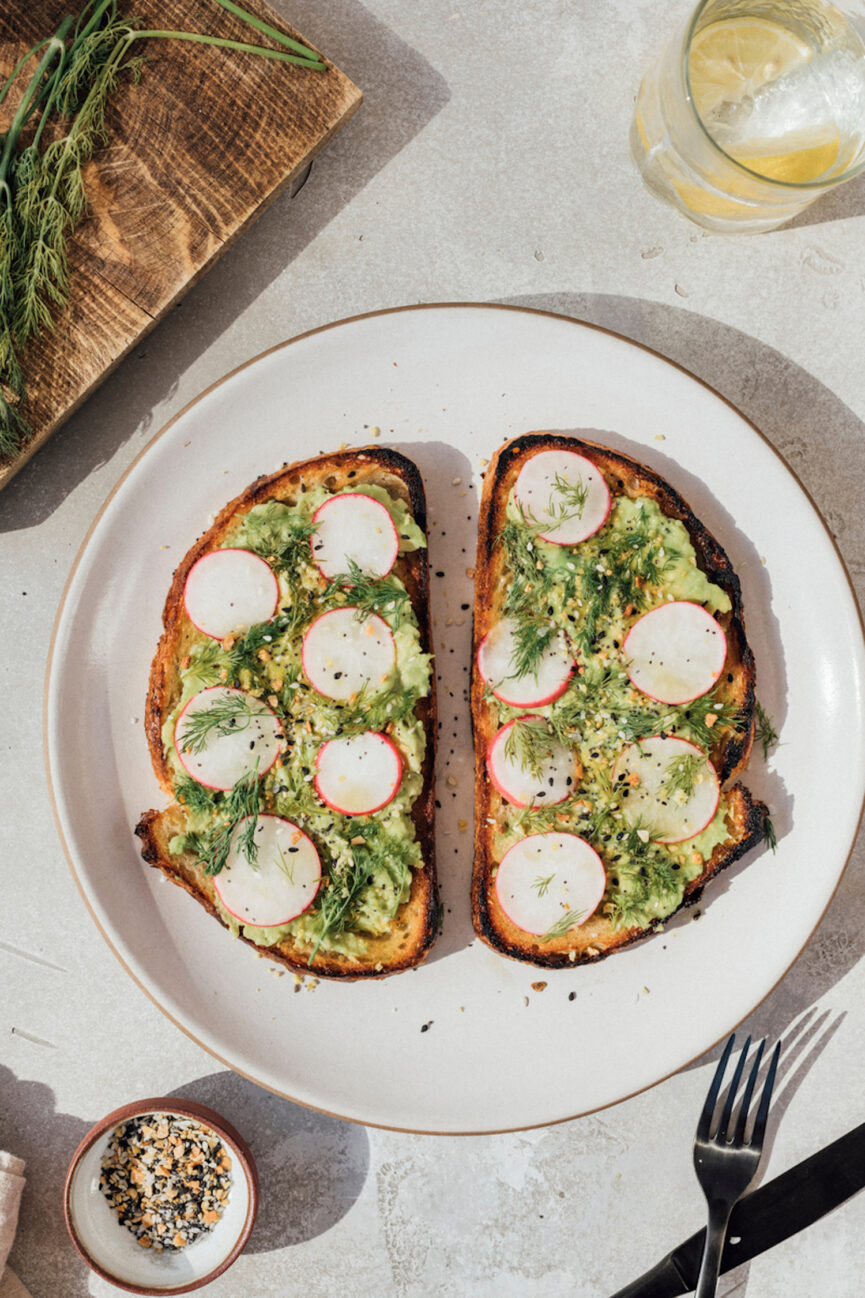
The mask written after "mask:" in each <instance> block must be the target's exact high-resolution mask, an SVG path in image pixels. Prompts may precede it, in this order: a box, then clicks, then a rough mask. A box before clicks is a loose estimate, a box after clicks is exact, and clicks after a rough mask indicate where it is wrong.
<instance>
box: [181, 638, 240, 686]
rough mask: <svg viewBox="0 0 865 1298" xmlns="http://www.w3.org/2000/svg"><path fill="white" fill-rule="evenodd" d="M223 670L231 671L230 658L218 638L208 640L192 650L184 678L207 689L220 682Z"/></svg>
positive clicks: (186, 681)
mask: <svg viewBox="0 0 865 1298" xmlns="http://www.w3.org/2000/svg"><path fill="white" fill-rule="evenodd" d="M223 670H225V671H230V660H229V658H228V656H227V655H226V653H225V652H224V650H223V648H222V645H221V644H220V642H219V641H218V640H208V641H207V642H206V643H204V644H202V645H200V646H199V647H198V648H195V649H193V650H192V652H191V654H190V656H189V666H188V667H187V668H186V669H185V671H184V673H183V679H184V682H185V683H186V684H191V685H193V686H195V687H196V689H197V690H199V691H201V690H206V689H209V688H210V687H211V686H213V685H216V684H218V683H219V680H220V675H219V674H220V672H221V671H223Z"/></svg>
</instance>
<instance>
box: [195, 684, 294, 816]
mask: <svg viewBox="0 0 865 1298" xmlns="http://www.w3.org/2000/svg"><path fill="white" fill-rule="evenodd" d="M212 690H228V691H229V692H230V693H231V694H244V695H247V697H249V698H255V695H254V694H247V691H246V690H236V689H234V688H233V687H232V686H229V685H208V687H207V689H206V690H200V691H199V692H198V694H193V696H192V698H191V699H188V700H187V702H186V703H185V704H184V706H183V709H182V711H181V712H180V714H179V716H178V718H177V720H176V721H175V723H174V734H173V736H172V743H173V744H174V751H175V752H176V753H177V759H178V761H179V762H180V765H181V766H182V767H183V769H184V771H186V774H187V775H188V776H189V778H190V779H192V780H195V783H196V784H200V785H201V786H202V787H203V788H205V789H216V790H217V792H219V793H227V792H228V789H230V788H231V787H232V786H231V785H228V787H227V788H223V786H222V785H221V784H208V782H207V781H206V780H201V779H199V778H198V776H197V775H193V773H192V771H191V770H190V769H189V767H188V766H187V765H186V762H185V761H184V760H183V753H182V752H181V750H180V745H179V744H178V742H177V727H178V726H179V725H180V723H181V721H182V720H183V718H184V717H185V716H186V711H187V708H188V707H189V706H190V704H192V703H194V702H195V700H196V699H200V698H201V696H202V694H210V693H211V691H212ZM255 701H256V703H263V704H264V707H265V709H266V710H267V711H268V712H269V713H270V714H271V716H273V717H275V718H276V724H277V727H278V729H279V737H280V739H284V738H285V735H284V734H283V730H282V722H281V721H280V719H279V717H277V716H276V713H275V712H274V710H273V708H272V707H270V705H269V704H267V703H265V702H264V700H263V699H255ZM281 755H282V749H278V750H277V752H276V754H275V755H274V758H273V761H272V762H270V763H269V764H268V765H267V766H265V767H264V769H263V770H261V771H259V773H258V778H259V779H261V778H262V777H263V776H265V775H267V772H268V771H270V770H272V769H273V767H274V766H275V765H276V763H277V762H278V761H279V759H280V757H281ZM279 819H282V817H279Z"/></svg>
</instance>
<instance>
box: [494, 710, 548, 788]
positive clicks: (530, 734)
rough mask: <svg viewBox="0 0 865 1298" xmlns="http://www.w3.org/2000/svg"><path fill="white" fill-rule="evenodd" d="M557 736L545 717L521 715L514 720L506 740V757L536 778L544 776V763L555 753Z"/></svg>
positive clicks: (539, 778) (540, 778)
mask: <svg viewBox="0 0 865 1298" xmlns="http://www.w3.org/2000/svg"><path fill="white" fill-rule="evenodd" d="M554 739H555V736H554V735H553V734H552V732H551V730H550V727H549V725H548V723H547V722H546V721H545V720H544V718H543V717H520V718H518V719H517V720H516V721H514V722H513V724H512V725H511V727H510V729H509V730H508V733H507V736H506V737H505V742H504V757H505V760H506V761H508V762H515V763H516V764H517V765H518V766H521V767H522V768H523V770H524V771H528V772H529V773H530V774H531V775H532V776H533V778H534V779H536V780H542V779H543V777H544V763H545V762H548V761H549V760H550V758H551V757H552V755H553V743H554Z"/></svg>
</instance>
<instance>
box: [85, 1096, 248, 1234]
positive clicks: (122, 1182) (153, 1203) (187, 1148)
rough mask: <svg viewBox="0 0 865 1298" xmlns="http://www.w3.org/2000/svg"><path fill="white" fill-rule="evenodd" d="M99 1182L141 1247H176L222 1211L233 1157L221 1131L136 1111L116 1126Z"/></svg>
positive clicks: (204, 1228) (214, 1221) (213, 1221)
mask: <svg viewBox="0 0 865 1298" xmlns="http://www.w3.org/2000/svg"><path fill="white" fill-rule="evenodd" d="M99 1188H100V1190H101V1191H102V1193H103V1195H104V1196H105V1198H106V1199H107V1200H108V1203H109V1205H110V1206H111V1208H113V1210H114V1212H115V1213H116V1214H117V1217H118V1220H119V1221H120V1223H121V1225H123V1226H126V1228H127V1230H129V1231H131V1232H132V1234H133V1235H134V1236H135V1239H136V1240H137V1242H138V1244H139V1245H140V1246H141V1248H152V1249H153V1250H154V1251H155V1252H157V1253H161V1252H168V1253H172V1252H179V1251H180V1250H181V1249H184V1248H186V1247H187V1246H188V1245H189V1244H194V1243H195V1241H196V1240H198V1239H200V1238H201V1237H202V1236H203V1235H206V1234H208V1233H209V1232H210V1231H211V1230H213V1228H214V1226H215V1225H216V1224H217V1222H218V1221H219V1220H220V1218H221V1217H222V1214H223V1212H224V1211H225V1209H226V1207H227V1205H228V1197H229V1193H230V1190H231V1158H230V1157H229V1155H228V1152H227V1150H226V1148H225V1146H224V1145H223V1143H222V1141H221V1140H220V1138H219V1136H218V1135H217V1134H216V1133H215V1132H214V1131H211V1130H210V1129H209V1128H207V1127H203V1126H201V1125H200V1124H199V1123H197V1122H195V1121H194V1120H193V1119H191V1118H184V1117H180V1116H178V1115H176V1114H170V1113H144V1114H137V1115H135V1116H134V1117H131V1118H128V1119H127V1120H126V1121H125V1122H121V1123H120V1124H119V1126H117V1127H115V1128H114V1131H113V1132H112V1134H111V1138H110V1140H109V1142H108V1145H107V1147H106V1149H105V1152H104V1154H103V1155H102V1168H101V1173H100V1177H99Z"/></svg>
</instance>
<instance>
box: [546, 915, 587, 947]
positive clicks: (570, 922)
mask: <svg viewBox="0 0 865 1298" xmlns="http://www.w3.org/2000/svg"><path fill="white" fill-rule="evenodd" d="M585 914H586V912H585V911H584V910H566V911H563V912H562V914H561V915H560V917H559V918H558V919H557V920H556V922H555V924H553V925H552V927H551V928H548V929H547V931H546V933H544V935H543V937H542V938H541V941H542V942H551V941H552V940H553V938H556V937H564V936H565V934H566V933H570V931H571V929H572V928H576V927H577V925H578V924H581V923H582V921H583V919H584V918H585Z"/></svg>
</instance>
